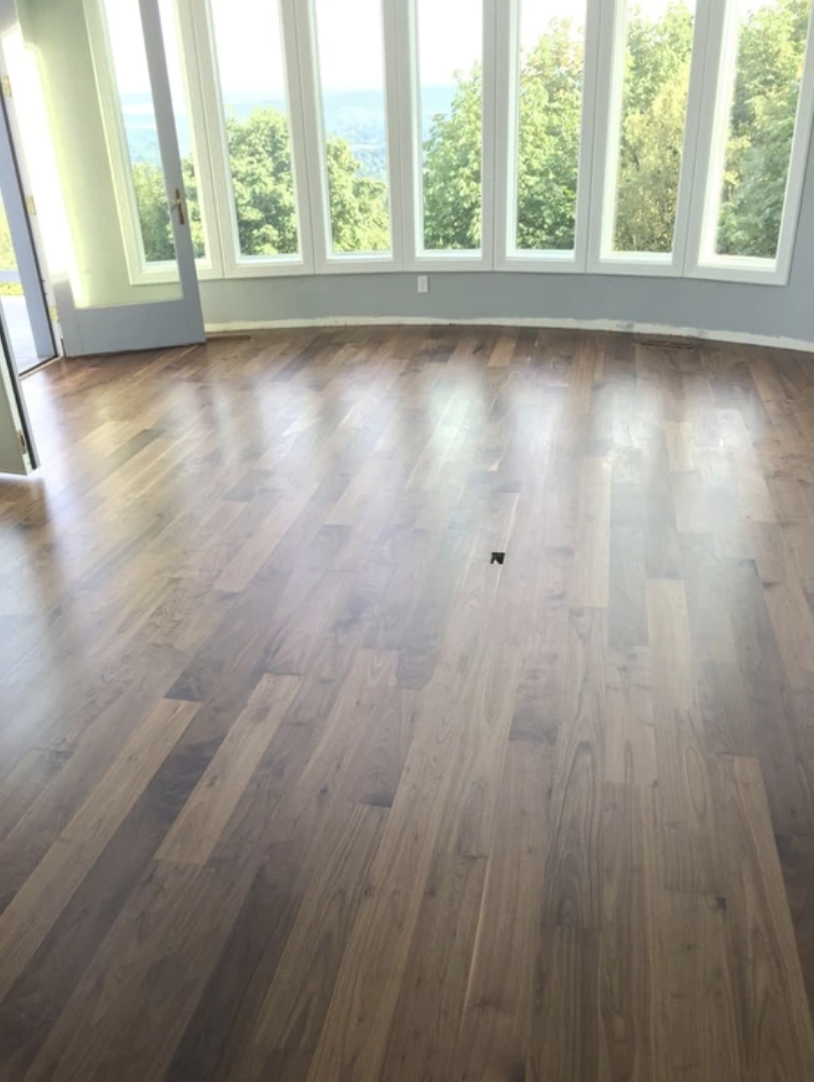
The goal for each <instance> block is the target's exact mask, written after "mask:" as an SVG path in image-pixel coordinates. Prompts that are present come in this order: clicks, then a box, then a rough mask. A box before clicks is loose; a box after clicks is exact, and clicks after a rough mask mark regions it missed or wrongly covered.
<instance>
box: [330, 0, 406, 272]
mask: <svg viewBox="0 0 814 1082" xmlns="http://www.w3.org/2000/svg"><path fill="white" fill-rule="evenodd" d="M315 12H316V29H317V55H318V64H317V71H318V79H319V89H320V102H321V110H322V128H323V139H324V141H323V146H322V153H323V158H324V161H323V168H324V170H325V174H326V178H327V188H328V208H327V217H328V221H327V225H328V229H327V236H328V251H329V254H331V255H334V256H335V255H342V254H350V253H353V254H368V255H372V254H375V253H382V254H389V253H390V251H391V229H390V198H389V185H388V146H387V120H386V116H387V96H386V93H385V84H384V33H383V26H382V5H381V0H345V2H344V3H337V2H336V0H316V2H315Z"/></svg>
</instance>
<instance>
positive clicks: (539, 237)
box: [516, 0, 586, 252]
mask: <svg viewBox="0 0 814 1082" xmlns="http://www.w3.org/2000/svg"><path fill="white" fill-rule="evenodd" d="M585 10H586V3H585V0H523V3H522V4H521V8H520V57H519V89H518V108H519V114H518V129H517V177H516V183H517V230H516V244H517V248H518V249H519V250H529V251H564V252H569V251H572V250H573V248H574V236H575V230H576V217H577V174H578V172H579V140H580V127H581V119H582V84H583V69H584V62H585Z"/></svg>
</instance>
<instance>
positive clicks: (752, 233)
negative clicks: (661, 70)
mask: <svg viewBox="0 0 814 1082" xmlns="http://www.w3.org/2000/svg"><path fill="white" fill-rule="evenodd" d="M810 14H811V0H732V6H731V9H730V12H729V16H730V18H729V21H728V24H727V27H726V30H725V44H724V61H723V65H722V83H723V87H722V88H721V90H720V92H719V104H718V116H717V118H716V134H715V138H714V145H713V155H712V167H711V169H710V181H709V183H710V189H711V191H710V196H711V198H710V200H709V213H708V216H707V220H706V222H705V227H704V240H703V249H702V258H704V260H705V261H709V262H716V261H718V262H721V263H725V262H726V261H727V258H734V259H735V260H737V261H738V262H740V261H741V260H743V259H747V260H753V261H770V262H771V263H773V262H774V261H775V260H776V258H777V255H778V246H779V243H780V236H781V225H782V222H783V215H784V211H785V209H786V190H787V183H788V180H789V171H790V164H791V158H792V147H793V144H794V137H795V128H796V121H797V112H798V105H799V101H800V86H801V81H802V77H803V67H804V62H805V55H806V40H807V34H808V23H809V17H810Z"/></svg>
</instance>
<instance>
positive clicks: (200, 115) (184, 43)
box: [176, 0, 228, 277]
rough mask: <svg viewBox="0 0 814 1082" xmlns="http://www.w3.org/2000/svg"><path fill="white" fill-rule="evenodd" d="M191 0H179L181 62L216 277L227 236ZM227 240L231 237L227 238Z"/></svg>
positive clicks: (205, 230) (209, 256)
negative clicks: (221, 210)
mask: <svg viewBox="0 0 814 1082" xmlns="http://www.w3.org/2000/svg"><path fill="white" fill-rule="evenodd" d="M192 8H193V2H192V0H176V15H177V25H178V38H179V47H180V50H181V64H182V69H183V75H184V78H185V81H186V87H187V92H188V95H189V113H190V122H191V124H192V135H193V146H194V147H195V158H196V161H195V169H196V178H197V182H198V187H199V204H200V208H201V222H202V224H203V234H204V241H205V244H206V255H207V260H208V262H209V263H210V264H211V267H212V274H213V276H214V277H221V276H222V275H223V273H224V258H223V248H224V237H223V230H222V222H221V216H220V214H219V213H218V209H217V207H218V198H217V193H216V184H215V173H216V171H217V168H218V166H217V163H216V161H215V157H214V154H213V145H212V135H213V133H212V132H211V131H210V127H211V126H210V123H209V118H208V116H207V110H206V104H205V93H204V87H203V75H202V70H201V63H200V54H199V49H198V40H197V35H196V30H195V23H194V16H193V14H192ZM227 243H228V240H227Z"/></svg>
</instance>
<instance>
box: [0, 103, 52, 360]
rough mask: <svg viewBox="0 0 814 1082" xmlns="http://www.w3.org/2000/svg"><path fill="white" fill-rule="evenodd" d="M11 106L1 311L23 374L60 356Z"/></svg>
mask: <svg viewBox="0 0 814 1082" xmlns="http://www.w3.org/2000/svg"><path fill="white" fill-rule="evenodd" d="M30 209H31V208H30V207H28V206H27V205H26V201H25V197H24V195H23V190H22V185H21V183H20V173H19V169H18V166H17V159H16V156H15V153H14V148H13V146H12V142H11V136H10V133H9V126H8V118H7V116H6V112H5V108H3V109H2V110H0V312H1V313H2V319H3V324H4V327H5V332H6V341H7V343H8V349H9V351H10V353H11V355H12V356H11V360H12V362H13V364H14V367H15V368H16V370H17V372H18V373H20V374H22V373H24V372H29V371H30V370H31V369H32V368H36V367H37V365H39V364H42V363H43V361H49V360H51V358H52V357H55V356H56V354H57V349H56V344H55V341H54V335H53V330H52V327H51V320H50V318H49V314H48V305H47V302H46V299H45V292H44V287H43V281H42V274H41V271H40V266H39V261H38V259H37V253H36V250H35V246H34V238H33V236H32V235H31V227H30V223H29V220H28V213H29V210H30Z"/></svg>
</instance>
